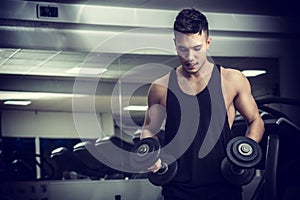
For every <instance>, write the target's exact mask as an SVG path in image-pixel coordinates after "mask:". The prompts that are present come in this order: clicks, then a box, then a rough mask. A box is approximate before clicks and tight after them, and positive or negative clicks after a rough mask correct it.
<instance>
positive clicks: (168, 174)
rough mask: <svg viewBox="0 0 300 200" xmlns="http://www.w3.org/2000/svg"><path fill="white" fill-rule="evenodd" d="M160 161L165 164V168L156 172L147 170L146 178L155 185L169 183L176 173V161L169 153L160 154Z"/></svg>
mask: <svg viewBox="0 0 300 200" xmlns="http://www.w3.org/2000/svg"><path fill="white" fill-rule="evenodd" d="M160 159H161V160H162V163H166V164H167V170H162V172H160V171H161V170H159V171H158V172H156V173H153V172H149V173H148V180H149V181H150V183H152V184H153V185H156V186H162V185H165V184H167V183H169V182H170V181H171V180H172V179H173V178H174V176H175V175H176V173H177V167H178V165H177V162H176V161H175V159H174V158H173V157H172V156H171V155H161V157H160Z"/></svg>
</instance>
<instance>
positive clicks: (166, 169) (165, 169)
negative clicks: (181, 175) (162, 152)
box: [156, 162, 169, 175]
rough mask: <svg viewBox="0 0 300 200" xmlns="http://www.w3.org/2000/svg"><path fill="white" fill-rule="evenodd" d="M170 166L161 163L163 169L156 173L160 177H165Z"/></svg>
mask: <svg viewBox="0 0 300 200" xmlns="http://www.w3.org/2000/svg"><path fill="white" fill-rule="evenodd" d="M168 168H169V167H168V164H167V163H165V162H162V163H161V167H160V168H159V170H158V171H157V172H156V173H157V174H158V175H163V174H165V173H166V172H167V171H168Z"/></svg>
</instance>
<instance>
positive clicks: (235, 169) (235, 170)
mask: <svg viewBox="0 0 300 200" xmlns="http://www.w3.org/2000/svg"><path fill="white" fill-rule="evenodd" d="M231 171H232V172H233V173H235V174H242V173H244V171H245V169H243V168H240V167H238V166H236V165H231Z"/></svg>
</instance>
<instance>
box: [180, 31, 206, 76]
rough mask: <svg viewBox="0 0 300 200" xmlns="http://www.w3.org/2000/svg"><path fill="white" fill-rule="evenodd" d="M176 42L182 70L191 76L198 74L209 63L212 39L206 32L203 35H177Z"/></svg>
mask: <svg viewBox="0 0 300 200" xmlns="http://www.w3.org/2000/svg"><path fill="white" fill-rule="evenodd" d="M174 41H175V46H176V50H177V54H178V56H179V58H180V62H181V65H182V69H183V70H184V71H186V72H187V73H190V74H194V73H197V72H198V71H199V70H200V69H201V67H202V66H203V65H204V64H205V63H206V62H207V50H208V48H209V45H210V41H211V38H207V35H206V33H204V32H202V34H201V35H200V34H198V33H197V34H182V33H175V39H174Z"/></svg>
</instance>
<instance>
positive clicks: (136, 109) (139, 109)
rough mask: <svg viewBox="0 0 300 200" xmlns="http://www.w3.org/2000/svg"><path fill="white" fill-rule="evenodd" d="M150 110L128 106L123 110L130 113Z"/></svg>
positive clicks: (146, 107)
mask: <svg viewBox="0 0 300 200" xmlns="http://www.w3.org/2000/svg"><path fill="white" fill-rule="evenodd" d="M147 109H148V106H126V107H124V108H123V110H128V111H146V110H147Z"/></svg>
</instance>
